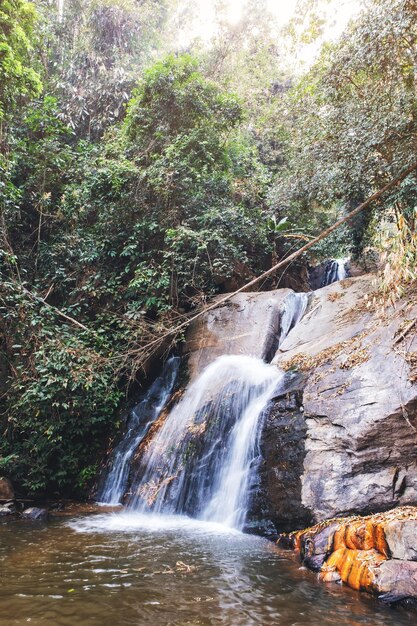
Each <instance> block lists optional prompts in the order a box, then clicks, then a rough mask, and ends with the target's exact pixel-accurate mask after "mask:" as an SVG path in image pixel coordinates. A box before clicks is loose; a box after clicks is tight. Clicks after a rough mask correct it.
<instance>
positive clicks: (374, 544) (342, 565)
mask: <svg viewBox="0 0 417 626" xmlns="http://www.w3.org/2000/svg"><path fill="white" fill-rule="evenodd" d="M278 545H279V546H280V547H282V548H287V549H292V550H294V551H296V552H297V553H298V554H299V555H300V559H301V561H302V563H303V564H304V565H305V566H306V567H309V568H310V569H312V570H314V571H318V572H319V579H320V580H322V581H323V582H340V581H342V582H343V583H345V584H347V585H348V586H349V587H352V588H353V589H357V590H359V591H367V592H368V593H372V594H374V595H377V596H378V597H379V598H381V599H383V600H385V601H387V602H398V601H400V600H405V599H410V598H411V599H413V600H415V599H417V507H413V506H404V507H399V508H396V509H392V510H391V511H387V512H385V513H377V514H374V515H368V516H366V517H361V516H354V517H345V518H333V519H330V520H327V521H325V522H321V523H320V524H316V525H315V526H312V527H311V528H307V529H305V530H301V531H296V532H293V533H289V534H283V535H280V537H279V539H278Z"/></svg>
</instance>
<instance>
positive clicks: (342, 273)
mask: <svg viewBox="0 0 417 626" xmlns="http://www.w3.org/2000/svg"><path fill="white" fill-rule="evenodd" d="M347 261H348V259H333V260H331V261H329V262H328V264H327V267H326V272H325V275H324V280H323V284H322V287H326V286H327V285H331V284H332V283H335V282H337V281H338V280H344V279H345V278H346V277H347V271H346V263H347Z"/></svg>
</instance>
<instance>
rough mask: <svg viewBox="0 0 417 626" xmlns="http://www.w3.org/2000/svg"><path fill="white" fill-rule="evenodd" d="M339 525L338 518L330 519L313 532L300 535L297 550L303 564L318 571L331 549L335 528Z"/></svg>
mask: <svg viewBox="0 0 417 626" xmlns="http://www.w3.org/2000/svg"><path fill="white" fill-rule="evenodd" d="M339 526H340V521H339V520H334V521H331V522H330V523H328V524H324V525H323V526H322V527H321V528H318V529H317V530H316V531H315V532H309V531H307V532H305V533H302V534H301V536H300V541H299V551H300V558H301V560H302V562H303V564H304V565H305V566H306V567H308V568H310V569H312V570H313V571H316V572H317V571H319V570H320V569H321V568H322V566H323V564H324V562H325V560H326V558H327V556H328V555H329V553H330V552H331V551H332V549H333V540H334V534H335V532H336V530H337V529H338V528H339Z"/></svg>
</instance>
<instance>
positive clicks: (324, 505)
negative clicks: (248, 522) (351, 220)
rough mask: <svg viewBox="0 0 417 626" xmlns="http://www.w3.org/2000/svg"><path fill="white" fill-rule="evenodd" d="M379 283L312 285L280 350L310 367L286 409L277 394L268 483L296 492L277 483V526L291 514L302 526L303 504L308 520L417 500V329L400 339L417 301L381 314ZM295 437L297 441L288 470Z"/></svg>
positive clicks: (268, 434) (267, 443) (301, 368)
mask: <svg viewBox="0 0 417 626" xmlns="http://www.w3.org/2000/svg"><path fill="white" fill-rule="evenodd" d="M373 290H374V281H373V277H372V276H370V275H368V276H361V277H358V278H351V279H347V280H344V281H341V282H340V283H334V284H332V285H330V286H328V287H325V288H323V289H320V290H318V291H316V292H314V293H313V294H312V295H311V298H310V302H309V307H308V310H307V311H306V313H305V315H304V317H303V319H302V320H301V321H300V322H299V323H298V324H297V326H296V327H295V328H294V329H293V330H292V331H291V332H290V334H289V335H288V337H287V339H286V340H285V341H284V342H283V344H282V345H281V347H280V349H279V350H278V353H277V354H276V356H275V358H274V361H273V362H274V363H275V364H276V365H277V366H278V367H281V368H284V369H287V370H289V371H294V372H298V373H303V378H302V379H301V381H300V383H299V385H298V389H297V390H295V391H294V390H292V391H291V392H290V394H289V395H288V396H287V398H286V402H287V406H286V409H285V411H282V404H283V401H284V398H278V399H277V404H276V405H275V406H273V407H272V408H271V411H270V414H269V416H268V417H267V419H266V420H265V429H264V435H263V455H264V459H265V467H264V478H263V484H262V485H261V486H262V487H263V489H264V490H266V491H267V492H268V491H270V488H268V484H269V485H273V484H274V481H275V482H278V483H281V482H283V483H285V481H287V484H288V488H289V489H290V491H291V492H292V495H293V496H294V498H293V497H292V498H288V497H287V490H285V489H282V491H281V494H279V493H276V492H274V491H273V492H271V491H270V492H271V496H270V498H271V499H272V500H273V501H274V507H275V510H274V511H273V514H272V521H273V523H274V525H275V527H276V528H277V529H288V521H289V519H293V520H294V526H293V528H296V527H297V526H296V525H295V522H296V518H297V516H298V515H299V511H300V510H302V511H303V517H302V519H300V525H302V521H303V520H305V519H307V518H309V519H310V523H314V522H317V521H321V520H324V519H326V518H329V517H333V516H335V515H344V514H350V513H362V514H364V513H365V514H366V513H371V512H375V511H380V510H386V509H389V508H391V507H393V506H397V505H404V504H417V386H416V384H415V372H414V371H413V366H415V364H416V363H417V359H416V358H415V357H416V356H417V352H416V351H417V337H416V334H415V328H414V329H411V330H410V331H409V332H408V333H407V334H406V335H405V336H404V337H403V338H402V339H401V335H402V333H403V332H404V329H406V328H407V326H409V322H410V320H413V319H414V318H415V317H416V315H417V306H416V305H415V304H414V302H415V299H414V298H412V297H410V298H409V299H405V300H404V301H402V302H399V303H398V306H397V308H396V310H393V309H391V310H390V311H389V312H388V313H385V314H381V313H382V307H381V311H378V309H377V307H376V306H375V302H374V295H373ZM374 309H376V310H374ZM291 403H292V405H293V408H291ZM277 407H278V408H277ZM287 445H292V446H293V448H296V449H294V455H293V458H292V461H291V464H289V474H288V476H287V477H286V474H285V473H286V471H287V466H286V465H285V462H284V457H283V455H282V448H283V447H286V446H287ZM271 450H272V452H271ZM295 467H296V468H297V471H299V475H298V476H297V475H296V474H294V468H295ZM261 478H262V477H261ZM261 482H262V481H261ZM283 507H285V515H282V514H281V513H280V510H281V509H282V508H283ZM298 527H300V526H298Z"/></svg>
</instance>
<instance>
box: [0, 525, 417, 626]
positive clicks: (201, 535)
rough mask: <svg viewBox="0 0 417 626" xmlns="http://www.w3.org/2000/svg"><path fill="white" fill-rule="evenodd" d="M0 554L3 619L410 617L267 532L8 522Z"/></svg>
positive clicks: (281, 622)
mask: <svg viewBox="0 0 417 626" xmlns="http://www.w3.org/2000/svg"><path fill="white" fill-rule="evenodd" d="M0 563H1V566H0V583H1V585H0V625H1V626H6V625H7V626H12V625H15V624H19V625H20V624H27V623H30V624H31V625H32V626H38V625H42V626H44V625H48V626H90V625H91V626H93V625H96V624H97V625H100V626H121V625H123V626H124V625H135V626H142V625H143V626H147V625H152V626H168V625H170V626H197V625H199V626H212V625H213V626H217V625H227V626H251V625H252V624H259V625H262V626H269V625H272V624H274V625H278V626H290V625H292V626H304V625H307V624H308V625H311V626H319V625H320V626H326V625H329V624H332V625H337V626H343V625H349V626H356V625H362V624H369V625H372V626H385V625H387V626H388V625H392V624H395V625H396V626H403V625H404V626H405V625H411V624H415V616H414V617H413V616H412V615H411V614H407V613H405V612H404V611H402V610H394V609H390V608H388V607H384V606H382V605H381V604H380V603H378V602H377V601H376V600H374V599H372V598H370V597H368V596H366V595H364V594H363V595H362V594H358V593H356V592H353V591H351V590H348V589H345V588H341V587H339V586H338V585H328V586H325V585H321V584H319V583H318V582H317V581H316V577H315V575H314V574H312V573H311V572H307V571H305V570H300V569H299V566H298V564H297V563H295V562H293V561H292V560H291V559H288V558H286V557H283V556H282V555H280V554H279V553H278V552H277V551H276V549H275V547H274V546H273V544H271V543H269V542H267V541H266V540H264V539H261V538H259V537H253V536H249V535H244V534H241V533H239V532H237V531H231V530H230V529H225V528H224V527H221V526H219V525H217V524H206V523H202V522H195V521H193V520H187V519H184V518H172V517H171V518H152V517H143V516H138V515H134V514H124V513H123V514H104V515H98V516H94V515H90V516H88V517H84V518H78V519H73V520H71V521H69V522H68V521H67V520H56V521H53V522H51V523H50V524H49V525H48V526H41V525H40V526H37V525H30V524H28V523H23V522H16V521H13V522H2V523H0Z"/></svg>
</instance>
